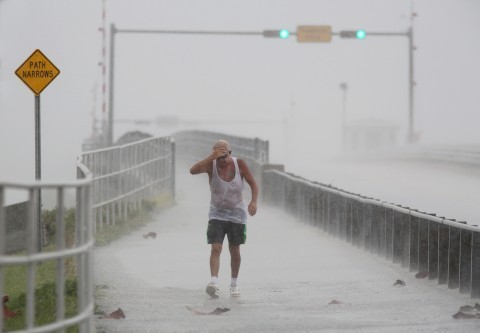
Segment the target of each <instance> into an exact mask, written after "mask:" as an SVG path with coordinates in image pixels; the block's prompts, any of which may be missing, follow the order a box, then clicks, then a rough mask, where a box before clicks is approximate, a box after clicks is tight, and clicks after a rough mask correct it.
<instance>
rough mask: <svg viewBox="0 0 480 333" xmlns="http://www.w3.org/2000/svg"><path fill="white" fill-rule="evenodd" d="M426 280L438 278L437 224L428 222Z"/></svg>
mask: <svg viewBox="0 0 480 333" xmlns="http://www.w3.org/2000/svg"><path fill="white" fill-rule="evenodd" d="M428 232H429V236H428V278H429V279H430V280H434V279H436V278H438V223H437V222H433V221H429V222H428Z"/></svg>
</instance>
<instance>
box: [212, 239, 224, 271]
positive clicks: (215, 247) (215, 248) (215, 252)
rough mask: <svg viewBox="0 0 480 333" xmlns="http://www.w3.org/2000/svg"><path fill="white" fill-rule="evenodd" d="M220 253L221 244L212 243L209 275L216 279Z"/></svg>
mask: <svg viewBox="0 0 480 333" xmlns="http://www.w3.org/2000/svg"><path fill="white" fill-rule="evenodd" d="M221 253H222V244H220V243H213V244H212V249H211V252H210V275H211V276H216V277H218V271H219V270H220V254H221Z"/></svg>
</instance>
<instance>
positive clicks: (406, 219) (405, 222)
mask: <svg viewBox="0 0 480 333" xmlns="http://www.w3.org/2000/svg"><path fill="white" fill-rule="evenodd" d="M402 241H403V246H402V247H403V249H402V267H409V266H410V214H406V213H402Z"/></svg>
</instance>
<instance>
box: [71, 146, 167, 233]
mask: <svg viewBox="0 0 480 333" xmlns="http://www.w3.org/2000/svg"><path fill="white" fill-rule="evenodd" d="M79 163H80V164H83V165H85V166H86V167H87V168H88V169H89V170H90V171H91V172H92V174H93V179H92V182H93V185H92V186H93V189H92V200H93V206H92V208H93V210H94V220H95V224H94V225H95V230H96V229H97V228H102V227H103V226H104V224H108V225H115V224H116V219H117V218H118V217H123V218H124V219H127V216H128V214H129V212H130V211H133V210H139V209H140V206H141V204H142V201H144V200H153V199H154V198H161V197H163V200H169V201H173V200H174V196H175V171H174V170H175V143H174V142H173V140H172V139H171V138H170V137H157V138H149V139H145V140H141V141H136V142H133V143H129V144H126V145H123V146H116V147H110V148H104V149H99V150H94V151H89V152H84V153H82V154H81V155H80V156H79Z"/></svg>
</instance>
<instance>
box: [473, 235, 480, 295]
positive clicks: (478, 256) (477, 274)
mask: <svg viewBox="0 0 480 333" xmlns="http://www.w3.org/2000/svg"><path fill="white" fill-rule="evenodd" d="M471 297H472V298H480V232H474V233H473V236H472V292H471Z"/></svg>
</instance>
